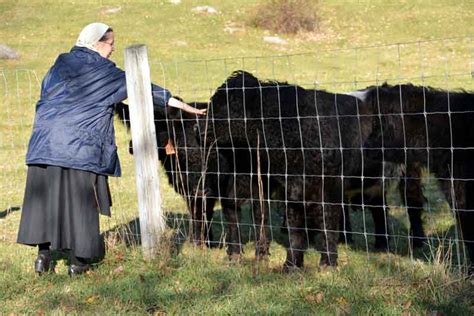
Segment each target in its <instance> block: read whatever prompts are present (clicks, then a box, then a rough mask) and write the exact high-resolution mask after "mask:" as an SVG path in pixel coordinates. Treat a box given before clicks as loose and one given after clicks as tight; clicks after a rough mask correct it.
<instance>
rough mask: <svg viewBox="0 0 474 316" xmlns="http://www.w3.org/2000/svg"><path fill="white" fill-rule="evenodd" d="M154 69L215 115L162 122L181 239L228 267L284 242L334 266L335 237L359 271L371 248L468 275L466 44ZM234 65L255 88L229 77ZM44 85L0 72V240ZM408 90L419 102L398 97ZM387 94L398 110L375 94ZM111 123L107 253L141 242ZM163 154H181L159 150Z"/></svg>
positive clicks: (472, 66)
mask: <svg viewBox="0 0 474 316" xmlns="http://www.w3.org/2000/svg"><path fill="white" fill-rule="evenodd" d="M150 64H151V71H152V80H153V81H154V82H156V83H158V84H160V85H162V86H165V87H166V88H168V89H169V90H171V91H172V92H173V94H174V95H178V96H180V97H181V98H183V99H184V101H186V102H188V103H191V104H194V105H195V106H200V107H208V106H209V114H208V115H207V117H203V118H197V117H192V116H188V115H186V114H183V113H180V112H173V111H166V112H163V111H158V112H156V111H155V125H156V128H157V131H156V132H157V138H158V139H157V140H158V144H159V146H158V148H157V150H158V153H159V159H160V164H161V166H158V167H159V168H160V170H161V174H162V177H161V179H162V181H163V183H164V184H163V185H162V186H161V187H162V192H161V194H162V201H163V207H164V209H165V211H166V217H167V223H168V226H169V227H170V228H172V229H173V230H174V234H173V235H172V240H173V242H175V243H176V244H182V243H183V242H184V241H186V240H187V241H191V242H192V243H193V244H200V245H204V246H209V247H223V248H225V249H226V251H227V254H228V255H229V256H230V257H232V256H239V255H240V254H241V252H242V249H243V247H244V246H245V245H246V244H248V243H250V244H252V245H254V244H255V251H256V254H257V256H258V257H260V256H265V255H267V254H268V252H269V247H271V246H273V245H275V244H279V245H282V246H284V247H285V248H287V249H288V257H287V263H289V264H294V265H297V266H298V265H300V264H302V262H303V261H302V258H301V256H302V255H303V252H304V251H307V250H317V251H319V252H321V253H322V258H323V257H324V258H326V259H325V260H326V261H327V262H326V263H329V264H333V263H334V260H336V254H337V251H338V247H337V246H334V242H338V243H339V249H341V247H347V248H351V249H355V250H356V251H363V252H365V253H366V254H367V258H368V260H370V258H371V257H372V256H374V255H375V254H376V253H377V252H390V253H398V254H401V255H407V256H409V257H410V258H411V259H412V260H415V259H420V258H426V257H427V254H432V253H434V250H436V249H439V248H442V249H448V250H449V253H450V254H449V256H450V258H451V260H452V263H453V265H455V266H458V267H463V266H465V265H466V262H467V253H466V251H470V250H469V245H470V244H471V243H472V240H471V239H469V238H470V237H469V238H466V236H470V235H469V234H470V231H472V228H471V229H470V231H469V232H463V231H461V230H460V229H461V228H463V225H462V221H465V223H470V222H469V221H470V220H471V216H472V215H471V214H472V213H473V208H472V202H471V201H470V195H472V194H470V193H471V192H470V187H471V182H473V181H474V173H473V172H472V170H471V168H470V167H469V162H470V161H472V160H470V159H471V157H472V151H473V149H474V140H471V139H472V137H470V135H474V134H469V131H470V129H471V126H470V125H472V124H469V120H468V118H471V117H474V115H473V114H474V108H473V106H474V103H473V102H472V100H473V93H472V91H473V88H474V80H473V73H474V47H473V43H472V38H471V37H460V38H449V39H441V40H429V41H415V42H409V43H397V44H389V45H377V46H369V47H356V48H344V49H334V50H322V51H318V52H311V53H306V54H294V55H279V56H255V57H238V58H222V59H208V60H186V61H175V62H173V63H162V62H159V61H151V63H150ZM236 70H243V71H245V72H248V74H250V75H251V76H254V77H255V78H256V79H257V80H254V81H246V79H248V77H245V76H246V75H245V74H246V73H244V75H242V74H243V73H238V74H234V75H233V77H229V76H231V74H233V73H234V72H235V71H236ZM39 77H41V75H38V73H37V71H35V70H31V69H16V70H11V69H3V70H1V71H0V78H1V81H2V84H1V86H2V90H1V91H0V92H1V93H2V96H3V102H2V103H3V106H2V107H3V108H4V111H2V114H1V117H0V124H1V125H0V126H1V133H2V137H1V139H0V146H1V148H2V150H1V155H2V160H1V161H2V163H1V164H0V168H1V177H2V179H3V180H2V181H1V190H2V192H4V193H3V194H2V197H1V204H0V205H1V209H2V210H3V211H1V210H0V225H1V226H0V227H1V229H2V233H0V234H1V237H2V239H1V240H2V241H4V242H14V240H15V238H16V235H15V234H16V227H17V225H18V222H19V216H20V213H21V201H22V194H23V189H24V183H25V171H26V166H25V165H24V155H25V153H26V146H27V142H28V138H29V135H30V133H31V128H32V121H33V116H34V106H35V102H36V99H37V96H38V95H39V88H40V79H39ZM229 78H230V79H229ZM226 79H228V80H227V81H226ZM249 82H250V84H248V83H249ZM409 83H411V84H414V85H416V86H417V87H421V89H419V91H421V94H416V95H415V94H410V91H411V90H405V89H408V88H406V87H405V86H403V85H404V84H409ZM384 84H388V85H389V86H390V87H392V89H391V90H390V93H392V96H393V95H394V96H395V97H396V103H394V101H393V99H390V100H389V101H387V100H386V99H384V96H383V94H384V93H386V92H385V90H384V88H383V87H384V86H383V85H384ZM368 87H373V88H372V89H371V90H366V89H367V88H368ZM429 87H433V88H436V89H439V91H438V90H436V91H435V90H431V89H430V88H429ZM354 91H357V92H355V93H354ZM370 93H373V94H370ZM369 95H375V96H376V97H375V99H368V98H369V97H368V96H369ZM220 96H222V97H223V98H220ZM457 96H460V97H462V98H465V99H462V100H467V101H462V102H463V104H462V105H463V106H460V104H457V103H456V102H458V101H457V100H459V99H458V98H457ZM430 98H436V102H435V101H432V99H430ZM210 100H212V101H213V102H212V104H210V105H208V102H209V101H210ZM440 100H441V101H440ZM370 102H372V103H370ZM459 102H460V101H459ZM369 103H370V104H369ZM464 103H465V104H464ZM433 104H436V108H433ZM344 105H345V106H347V107H349V108H350V110H348V109H347V108H344V107H343V106H344ZM411 105H416V106H414V107H410V106H411ZM458 105H459V106H458ZM464 105H465V106H464ZM117 123H118V122H117ZM453 124H456V125H453ZM118 126H119V124H117V127H116V130H117V140H118V145H119V154H120V157H121V160H122V164H123V170H124V177H123V178H121V179H111V189H112V194H113V202H114V207H113V210H114V216H113V218H112V219H105V220H103V221H102V224H101V230H102V231H103V232H104V236H105V237H106V240H107V242H108V243H109V246H110V243H114V242H116V241H117V240H124V241H125V242H126V243H127V244H137V243H139V238H138V237H139V235H140V232H139V224H138V220H137V216H138V212H137V210H136V192H135V188H134V183H135V182H134V181H135V180H134V179H133V170H134V169H133V166H132V165H133V157H132V156H131V155H130V154H129V153H128V151H129V140H130V134H129V133H127V130H126V128H125V127H124V128H120V127H118ZM347 126H350V128H348V127H347ZM391 128H392V129H393V130H390V129H391ZM367 130H369V132H368V131H367ZM440 130H444V131H446V133H444V134H443V133H438V132H437V131H440ZM463 131H464V133H463ZM349 132H351V133H352V134H351V133H349ZM433 135H435V136H436V137H438V136H440V135H441V136H442V135H444V136H446V137H444V138H443V139H442V140H440V141H438V140H436V139H432V138H433V137H435V136H433ZM397 136H400V138H397ZM397 141H398V143H397ZM168 143H171V144H172V145H173V146H174V154H166V151H165V145H166V144H168ZM374 157H375V158H374ZM446 157H447V158H446ZM371 168H374V169H375V171H371ZM473 193H474V192H473ZM466 227H467V226H466ZM471 247H472V246H471ZM466 249H467V250H466ZM270 251H271V250H270Z"/></svg>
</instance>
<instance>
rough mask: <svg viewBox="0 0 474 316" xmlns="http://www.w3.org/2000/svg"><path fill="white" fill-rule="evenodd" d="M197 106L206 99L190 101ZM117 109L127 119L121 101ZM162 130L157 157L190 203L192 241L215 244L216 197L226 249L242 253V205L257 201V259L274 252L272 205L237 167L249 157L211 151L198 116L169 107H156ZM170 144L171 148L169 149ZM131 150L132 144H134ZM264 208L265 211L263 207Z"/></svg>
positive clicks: (233, 255) (232, 254) (234, 255)
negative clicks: (204, 143) (270, 221)
mask: <svg viewBox="0 0 474 316" xmlns="http://www.w3.org/2000/svg"><path fill="white" fill-rule="evenodd" d="M191 105H193V106H195V107H197V108H205V107H207V105H208V104H207V103H191ZM117 113H118V114H119V116H120V117H121V119H122V120H124V121H127V119H128V107H127V106H126V105H118V107H117ZM154 118H155V128H156V131H157V144H158V158H159V160H160V161H161V163H162V165H163V167H164V169H165V171H166V174H167V177H168V181H169V183H170V185H172V186H173V188H174V189H175V191H176V192H177V193H179V194H180V195H182V196H183V197H184V198H185V200H186V202H187V205H188V210H189V211H190V214H191V220H192V222H193V225H192V227H193V234H192V239H193V241H194V242H195V243H196V244H201V243H203V242H205V243H206V245H208V246H212V244H211V242H212V240H213V236H212V235H213V234H212V227H211V220H212V217H213V214H214V207H215V204H216V201H217V200H220V202H221V206H222V209H223V213H224V219H225V221H226V224H227V227H228V230H227V234H226V245H227V253H228V255H229V258H231V259H235V258H238V257H240V255H241V253H242V242H241V238H240V237H241V234H240V229H239V223H240V217H241V205H242V204H244V203H248V202H249V201H250V202H251V203H252V211H253V212H252V215H253V219H254V229H255V235H256V236H257V241H256V255H257V257H258V258H263V257H266V256H267V255H268V254H269V241H268V238H267V230H268V228H267V225H266V223H267V220H268V216H267V215H266V214H268V211H267V207H266V205H265V204H262V203H261V199H260V197H259V190H258V183H251V179H250V176H249V175H246V174H241V173H239V172H238V171H239V170H241V169H245V168H246V164H247V163H248V162H247V159H242V158H241V157H240V156H241V155H242V153H241V152H240V151H239V150H236V151H234V152H233V155H232V156H233V159H227V157H230V155H229V154H227V155H223V154H222V153H219V151H218V150H216V149H215V148H212V147H211V148H208V150H207V151H205V150H204V148H203V147H201V140H200V139H199V138H196V136H197V135H199V131H196V126H198V125H197V124H196V122H197V119H198V118H197V117H196V116H195V115H193V114H189V113H186V112H182V111H180V110H177V109H174V108H169V109H168V110H163V109H160V108H155V110H154ZM167 147H168V150H167V149H166V148H167ZM130 150H131V146H130ZM261 210H263V211H261Z"/></svg>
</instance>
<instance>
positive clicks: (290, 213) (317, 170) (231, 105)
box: [201, 71, 373, 269]
mask: <svg viewBox="0 0 474 316" xmlns="http://www.w3.org/2000/svg"><path fill="white" fill-rule="evenodd" d="M210 105H211V106H210V109H209V114H208V122H206V124H207V126H204V123H203V122H201V131H202V132H204V136H205V137H206V138H205V139H206V141H207V142H208V143H211V144H215V146H217V147H218V148H220V149H221V150H222V149H224V150H227V152H230V151H231V150H232V148H239V149H242V150H244V151H247V152H248V158H247V159H248V160H249V161H252V162H253V161H256V160H258V161H259V163H258V164H254V163H252V164H250V165H249V168H248V169H247V170H242V172H246V173H248V174H250V175H251V176H252V177H254V178H256V177H257V174H259V172H258V170H260V174H262V175H265V177H264V180H263V181H262V187H263V190H261V192H263V194H264V200H268V199H269V198H270V193H271V192H275V191H277V192H278V191H281V192H284V194H283V195H284V201H285V209H286V217H287V229H288V232H289V241H290V246H289V249H288V251H287V259H286V262H285V265H284V267H285V269H291V268H294V267H301V266H303V258H304V251H305V249H306V247H307V244H308V243H309V240H310V239H311V238H313V236H314V235H315V234H316V233H321V235H322V236H323V239H324V242H323V243H322V244H323V245H322V247H323V251H322V254H321V261H320V265H321V266H334V265H336V264H337V240H338V229H339V218H340V215H341V212H342V205H343V204H344V193H343V186H344V183H343V181H342V179H344V177H360V176H361V175H362V174H363V173H364V170H363V163H362V161H363V160H364V156H365V151H364V150H363V146H364V144H365V142H366V141H367V139H368V137H369V136H370V135H371V133H372V128H373V122H372V121H373V118H372V117H371V116H370V115H371V114H372V111H373V110H372V107H371V105H369V104H366V103H364V102H359V99H357V98H356V97H353V96H349V95H338V94H332V93H329V92H326V91H321V90H306V89H303V88H301V87H299V86H295V85H291V84H288V83H285V82H272V81H260V80H259V79H257V78H256V77H254V76H253V75H252V74H250V73H247V72H244V71H237V72H235V73H234V74H232V75H231V76H230V77H229V78H227V80H226V81H225V82H224V84H223V85H222V86H221V87H219V88H218V89H217V91H216V92H215V93H214V95H213V96H212V97H211V102H210ZM256 157H257V158H258V159H257V158H256Z"/></svg>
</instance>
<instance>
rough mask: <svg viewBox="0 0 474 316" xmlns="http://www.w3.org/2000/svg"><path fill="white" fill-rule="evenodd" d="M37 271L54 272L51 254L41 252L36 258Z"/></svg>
mask: <svg viewBox="0 0 474 316" xmlns="http://www.w3.org/2000/svg"><path fill="white" fill-rule="evenodd" d="M35 272H36V273H38V274H42V273H47V272H54V266H53V264H52V262H51V256H50V255H46V254H42V253H40V254H39V255H38V257H36V260H35Z"/></svg>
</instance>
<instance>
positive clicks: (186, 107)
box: [168, 97, 207, 115]
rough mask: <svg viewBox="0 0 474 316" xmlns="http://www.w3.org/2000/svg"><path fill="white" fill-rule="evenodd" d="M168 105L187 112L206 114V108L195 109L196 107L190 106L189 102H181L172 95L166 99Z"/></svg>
mask: <svg viewBox="0 0 474 316" xmlns="http://www.w3.org/2000/svg"><path fill="white" fill-rule="evenodd" d="M168 105H169V106H172V107H174V108H178V109H181V110H183V111H186V112H189V113H193V114H197V115H206V112H207V109H196V108H194V107H192V106H190V105H189V104H186V103H184V102H181V101H179V100H178V99H175V98H173V97H171V98H170V99H169V100H168Z"/></svg>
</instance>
